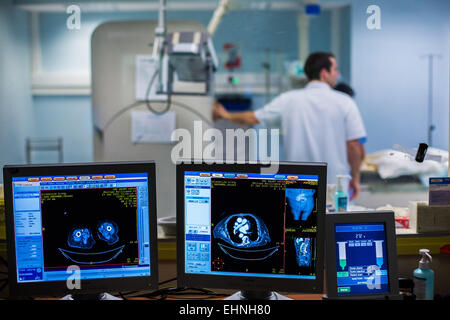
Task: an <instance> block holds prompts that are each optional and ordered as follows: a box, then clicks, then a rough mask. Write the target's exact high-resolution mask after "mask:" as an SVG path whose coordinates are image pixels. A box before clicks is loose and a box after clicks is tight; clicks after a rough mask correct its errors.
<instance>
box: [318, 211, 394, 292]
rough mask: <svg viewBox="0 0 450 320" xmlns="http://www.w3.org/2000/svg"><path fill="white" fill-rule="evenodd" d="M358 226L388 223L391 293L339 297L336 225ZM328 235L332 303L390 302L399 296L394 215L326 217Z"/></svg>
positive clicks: (369, 213)
mask: <svg viewBox="0 0 450 320" xmlns="http://www.w3.org/2000/svg"><path fill="white" fill-rule="evenodd" d="M357 223H358V224H359V223H384V226H385V233H386V250H387V256H388V279H389V292H381V293H371V294H345V295H338V293H337V273H336V246H335V225H336V224H357ZM325 232H326V234H327V237H326V241H325V278H326V288H327V297H328V298H329V299H386V298H389V297H396V296H398V294H399V286H398V262H397V243H396V234H395V219H394V212H393V211H351V212H329V213H327V214H326V215H325Z"/></svg>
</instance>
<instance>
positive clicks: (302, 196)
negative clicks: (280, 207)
mask: <svg viewBox="0 0 450 320" xmlns="http://www.w3.org/2000/svg"><path fill="white" fill-rule="evenodd" d="M315 192H316V190H313V189H290V188H288V189H286V197H287V199H288V203H289V206H290V207H291V214H292V217H293V218H294V220H296V221H298V220H302V221H306V220H307V219H308V217H309V215H310V214H311V212H312V210H313V209H314V197H313V196H314V193H315Z"/></svg>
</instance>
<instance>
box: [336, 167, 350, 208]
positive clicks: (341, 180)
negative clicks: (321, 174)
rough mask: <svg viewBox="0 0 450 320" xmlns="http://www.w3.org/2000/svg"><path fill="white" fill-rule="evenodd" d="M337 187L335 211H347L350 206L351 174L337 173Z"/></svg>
mask: <svg viewBox="0 0 450 320" xmlns="http://www.w3.org/2000/svg"><path fill="white" fill-rule="evenodd" d="M336 178H337V187H336V192H335V194H334V207H335V211H337V212H343V211H347V207H348V179H349V178H351V177H350V176H349V175H337V176H336Z"/></svg>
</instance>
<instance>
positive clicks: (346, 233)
mask: <svg viewBox="0 0 450 320" xmlns="http://www.w3.org/2000/svg"><path fill="white" fill-rule="evenodd" d="M334 236H335V246H336V269H337V270H336V271H337V294H338V295H347V294H373V293H388V292H389V278H388V260H387V251H386V232H385V225H384V223H352V224H336V225H335V233H334Z"/></svg>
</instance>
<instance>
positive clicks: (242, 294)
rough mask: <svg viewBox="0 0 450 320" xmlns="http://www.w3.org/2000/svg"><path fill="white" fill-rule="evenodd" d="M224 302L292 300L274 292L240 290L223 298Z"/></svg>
mask: <svg viewBox="0 0 450 320" xmlns="http://www.w3.org/2000/svg"><path fill="white" fill-rule="evenodd" d="M225 300H292V299H291V298H288V297H286V296H283V295H281V294H279V293H276V292H275V291H252V290H241V291H238V292H236V293H234V294H232V295H231V296H229V297H227V298H225Z"/></svg>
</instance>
